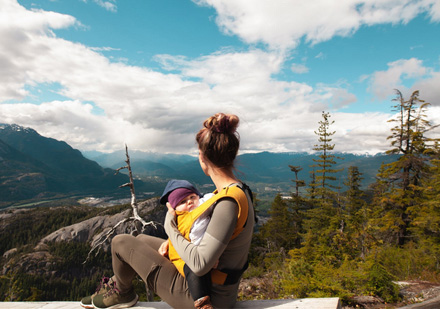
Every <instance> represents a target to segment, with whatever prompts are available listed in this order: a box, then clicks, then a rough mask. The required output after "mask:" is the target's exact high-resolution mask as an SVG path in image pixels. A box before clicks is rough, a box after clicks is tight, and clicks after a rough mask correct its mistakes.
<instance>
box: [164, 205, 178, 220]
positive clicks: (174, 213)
mask: <svg viewBox="0 0 440 309" xmlns="http://www.w3.org/2000/svg"><path fill="white" fill-rule="evenodd" d="M166 205H167V208H168V212H169V213H170V214H171V215H172V216H174V217H175V216H176V211H175V210H174V208H173V207H171V204H170V203H169V202H167V204H166Z"/></svg>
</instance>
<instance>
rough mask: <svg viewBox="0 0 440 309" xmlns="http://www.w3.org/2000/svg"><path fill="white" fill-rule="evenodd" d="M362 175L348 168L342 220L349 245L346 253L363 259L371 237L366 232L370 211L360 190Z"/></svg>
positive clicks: (357, 170) (367, 231)
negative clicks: (344, 223)
mask: <svg viewBox="0 0 440 309" xmlns="http://www.w3.org/2000/svg"><path fill="white" fill-rule="evenodd" d="M362 179H363V177H362V173H361V172H360V171H359V169H358V168H357V167H356V166H350V167H349V168H348V178H347V180H346V181H345V183H344V184H345V186H347V191H346V192H345V207H344V220H345V222H346V225H347V226H346V233H347V234H348V238H349V239H350V244H349V246H348V247H347V250H346V251H349V254H350V255H351V256H352V258H356V257H361V258H362V259H365V257H366V255H367V252H368V249H369V248H370V247H371V242H372V237H371V235H370V233H369V230H368V219H369V218H370V209H369V208H368V205H367V203H366V201H365V200H364V198H365V193H364V192H363V191H362V190H361V183H362Z"/></svg>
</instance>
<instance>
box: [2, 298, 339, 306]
mask: <svg viewBox="0 0 440 309" xmlns="http://www.w3.org/2000/svg"><path fill="white" fill-rule="evenodd" d="M81 308H82V307H81V306H80V304H79V302H0V309H81ZM132 308H137V309H169V308H171V307H170V306H169V305H168V304H166V303H164V302H138V303H137V304H136V306H134V307H132ZM235 308H252V309H263V308H277V309H283V308H286V309H287V308H289V309H341V303H340V301H339V298H337V297H332V298H299V299H274V300H252V301H242V302H238V303H237V305H236V306H235Z"/></svg>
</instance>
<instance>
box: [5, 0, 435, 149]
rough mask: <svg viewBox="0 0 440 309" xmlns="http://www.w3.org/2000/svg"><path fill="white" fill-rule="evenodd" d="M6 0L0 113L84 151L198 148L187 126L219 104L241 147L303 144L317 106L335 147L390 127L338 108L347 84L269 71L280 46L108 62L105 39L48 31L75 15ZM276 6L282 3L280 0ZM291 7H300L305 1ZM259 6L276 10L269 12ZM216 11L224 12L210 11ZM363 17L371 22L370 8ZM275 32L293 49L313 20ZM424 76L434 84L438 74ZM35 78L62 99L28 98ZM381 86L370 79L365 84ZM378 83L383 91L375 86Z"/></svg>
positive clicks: (407, 68) (382, 117)
mask: <svg viewBox="0 0 440 309" xmlns="http://www.w3.org/2000/svg"><path fill="white" fill-rule="evenodd" d="M3 2H5V5H4V6H3V5H2V7H1V8H0V73H1V74H0V114H1V115H2V122H6V123H17V124H20V125H24V126H29V127H32V128H34V129H36V130H37V131H38V132H39V133H40V134H43V135H45V136H49V137H53V138H57V139H60V140H65V141H66V142H68V143H69V144H70V145H72V146H73V147H75V148H79V149H81V150H100V151H111V150H118V149H122V148H123V145H124V144H125V143H127V144H128V146H129V147H130V148H131V149H139V150H149V151H158V152H173V153H194V154H195V153H196V149H195V144H194V133H195V132H197V130H198V129H199V128H200V125H201V123H202V121H203V120H204V119H205V118H206V117H208V116H210V115H212V114H214V113H216V112H219V111H222V112H226V113H235V114H237V115H238V116H239V117H240V118H241V125H240V135H241V137H242V141H243V143H242V146H243V147H242V149H243V151H256V150H261V151H263V150H269V151H310V150H311V149H312V148H313V145H314V144H316V142H317V138H316V135H315V134H314V131H315V130H316V129H317V126H318V122H319V120H320V116H321V111H323V110H329V109H332V113H334V119H335V120H336V123H337V124H338V127H337V128H336V131H337V134H338V136H337V137H336V136H335V141H336V142H337V143H338V149H337V151H359V152H362V150H368V151H370V152H372V153H374V152H377V151H382V150H384V147H385V146H384V145H386V141H383V142H382V140H383V139H384V136H386V135H387V127H386V119H387V117H388V115H386V114H381V113H376V114H368V115H364V114H348V113H342V112H339V111H338V109H339V108H343V107H346V106H348V105H349V104H351V103H353V102H354V101H355V100H356V98H355V96H354V95H353V94H350V92H349V91H348V90H347V89H346V87H345V88H344V87H342V86H338V85H336V86H334V85H332V86H329V85H317V86H316V87H312V86H310V85H308V84H305V83H299V82H295V81H283V80H279V79H277V78H276V76H277V75H278V74H279V73H280V72H281V70H282V69H283V65H284V64H285V62H286V54H285V53H284V52H283V51H280V50H261V49H257V48H250V49H249V50H246V51H235V50H232V49H222V50H220V51H218V52H214V53H212V54H209V55H205V56H200V57H198V58H195V59H190V58H187V57H184V56H179V55H177V56H175V55H157V56H156V57H155V60H156V61H157V62H158V63H159V64H160V65H162V68H163V69H164V71H165V73H164V72H158V71H154V70H152V69H149V68H147V67H138V66H130V65H127V64H126V63H123V62H112V61H110V60H109V59H108V58H106V57H105V56H104V55H102V54H101V53H99V51H102V50H105V49H106V47H88V46H85V45H82V44H79V43H73V42H70V41H67V40H64V39H61V38H57V37H56V35H54V33H53V32H52V30H53V29H60V28H66V27H73V26H77V25H80V24H79V23H78V21H77V20H76V19H75V18H74V17H72V16H68V15H64V14H58V13H54V12H45V11H42V10H26V9H25V8H23V7H22V6H20V5H19V4H18V3H17V2H16V1H13V0H7V1H3ZM102 2H103V1H102ZM111 3H115V2H111ZM212 3H213V4H212V5H215V7H216V8H217V7H222V10H223V9H224V10H225V12H226V11H231V12H232V13H233V12H236V11H235V10H234V8H236V7H239V6H242V7H243V9H244V8H246V7H247V3H248V2H244V1H236V2H235V1H234V2H228V4H225V3H223V2H220V1H218V2H214V1H213V2H212ZM230 3H237V4H236V7H235V6H234V7H230V5H231V4H230ZM264 3H266V2H264ZM264 3H263V2H260V1H256V2H255V4H256V5H255V8H254V9H251V8H249V10H250V11H249V14H251V15H252V14H254V15H255V14H257V15H258V14H259V13H258V12H259V11H260V10H262V9H264V6H265V5H264ZM279 3H281V2H271V6H273V8H272V9H271V10H275V9H277V10H280V6H279ZM283 3H284V5H286V6H288V7H289V5H290V2H287V1H285V2H283ZM301 3H302V2H301ZM417 3H418V2H417ZM298 5H299V8H301V6H303V7H304V8H305V9H308V5H309V4H305V3H304V4H298ZM323 5H324V6H325V4H323ZM377 5H378V6H379V7H383V6H382V5H380V4H377ZM324 9H325V7H324ZM357 10H361V8H358V9H357ZM363 10H366V9H363ZM399 10H400V11H402V10H403V8H401V9H399ZM218 11H219V10H218ZM263 11H264V10H263ZM346 11H347V10H346ZM219 12H220V11H219ZM268 13H269V15H270V14H274V12H271V11H270V10H269V11H268ZM349 13H350V11H349ZM234 14H235V13H234ZM294 14H297V13H294ZM298 14H299V13H298ZM365 14H366V13H365ZM365 14H364V15H365ZM396 14H397V13H396ZM300 15H301V14H300ZM349 15H350V14H348V16H349ZM397 15H399V14H397ZM221 16H226V15H221V14H220V13H219V18H220V17H221ZM228 16H229V15H228ZM231 16H232V15H231ZM258 16H259V15H258ZM399 16H400V15H399ZM254 17H255V16H254ZM254 17H253V18H254ZM309 17H310V16H309ZM282 18H285V16H284V15H282V16H281V19H282ZM331 18H333V17H331ZM349 18H353V17H349ZM369 18H370V19H371V20H374V18H373V16H372V17H369ZM407 18H409V17H407ZM236 19H237V20H235V19H234V20H229V21H228V22H230V23H231V25H232V24H234V23H238V24H237V28H236V29H235V28H231V29H235V30H234V32H233V31H232V30H231V29H229V28H228V27H229V26H228V27H227V26H226V24H225V25H223V26H222V27H224V30H225V31H231V32H233V33H236V32H235V31H242V30H240V29H241V26H240V25H241V23H245V24H246V23H247V22H248V21H247V20H246V19H247V16H241V15H240V17H239V18H238V17H237V18H236ZM291 19H292V16H290V17H289V20H291ZM277 20H278V18H277ZM264 21H265V17H264V18H263V20H262V24H266V26H269V28H270V27H272V26H271V25H269V24H267V23H265V22H264ZM309 22H312V21H309ZM341 22H342V21H341ZM219 23H220V21H219ZM225 23H226V21H225ZM254 23H255V20H254ZM289 23H290V22H289ZM289 23H287V19H286V27H287V30H289V29H290V28H291V26H290V24H289ZM246 27H248V28H247V30H246V31H248V32H249V36H246V37H247V39H246V40H249V38H252V37H254V39H251V40H250V41H252V40H255V42H256V41H259V40H263V39H262V37H263V36H264V35H265V33H261V34H258V33H259V32H258V31H257V30H258V29H253V27H251V26H249V25H247V26H246ZM257 28H258V27H257ZM337 28H338V27H336V26H335V29H333V30H332V29H329V30H328V31H329V33H332V32H333V34H332V35H334V34H335V33H342V32H340V31H342V30H340V29H339V30H337ZM340 28H341V29H342V28H343V27H342V26H341V27H340ZM277 29H278V28H277ZM279 29H281V31H278V32H280V33H279V36H280V37H277V38H276V39H275V40H272V37H271V36H270V35H269V34H267V39H266V37H265V40H267V43H268V44H271V45H273V46H275V45H277V44H278V45H279V46H281V45H283V44H281V42H282V41H283V40H284V39H285V38H287V37H288V38H290V39H288V41H287V42H290V43H288V44H290V45H289V46H294V45H295V44H296V43H295V40H296V39H297V37H300V36H303V35H307V36H309V39H310V40H318V35H317V34H314V33H315V31H318V30H319V29H318V28H317V26H316V25H315V24H313V22H312V24H311V25H309V28H307V29H309V30H308V32H307V31H306V32H304V29H303V30H302V31H300V30H301V29H299V32H298V34H295V35H292V32H291V30H290V32H289V31H285V30H284V29H283V28H279ZM313 29H314V30H313ZM344 29H345V28H344ZM346 29H349V27H348V28H346ZM350 29H353V27H352V28H350ZM350 29H349V30H347V31H348V32H350V31H351V30H350ZM272 31H273V29H272ZM344 31H345V30H344ZM275 32H277V31H275ZM252 33H253V34H252ZM239 35H240V34H239ZM322 35H323V34H322ZM327 35H331V34H327ZM243 38H244V36H243ZM292 38H293V39H292ZM289 40H290V41H289ZM286 46H287V45H286ZM294 69H296V70H298V69H300V70H303V71H304V70H305V69H306V68H305V67H298V66H297V67H294ZM426 71H427V69H426V68H424V67H423V65H422V64H421V62H418V61H417V60H416V59H414V60H411V59H410V60H408V61H400V62H395V63H391V64H390V66H389V70H388V71H384V72H383V74H384V75H386V74H388V76H387V78H388V77H390V76H391V77H393V76H398V77H397V78H394V81H395V83H398V81H399V78H401V76H402V74H403V75H404V74H407V75H408V74H415V75H414V76H420V75H422V74H425V73H424V72H426ZM409 72H412V73H409ZM408 76H413V75H408ZM381 78H382V79H384V78H385V77H381V75H380V72H378V74H377V75H374V76H373V77H372V79H373V80H374V81H376V80H377V81H379V80H380V79H381ZM432 78H433V81H434V78H438V77H435V76H434V75H433V77H432ZM426 83H428V81H426ZM39 85H59V87H57V89H58V90H57V91H58V92H59V94H60V95H62V96H64V97H65V98H66V99H65V100H57V101H51V102H39V104H31V103H29V102H26V98H27V97H28V96H29V95H30V94H31V93H30V91H31V89H38V86H39ZM377 85H379V84H377ZM433 85H434V84H432V87H433ZM378 87H379V86H376V84H374V83H373V86H372V89H379V88H378ZM375 91H376V90H375ZM377 91H378V93H381V92H380V89H379V90H377ZM11 101H13V102H14V103H11ZM96 110H99V111H100V112H99V113H97V112H96Z"/></svg>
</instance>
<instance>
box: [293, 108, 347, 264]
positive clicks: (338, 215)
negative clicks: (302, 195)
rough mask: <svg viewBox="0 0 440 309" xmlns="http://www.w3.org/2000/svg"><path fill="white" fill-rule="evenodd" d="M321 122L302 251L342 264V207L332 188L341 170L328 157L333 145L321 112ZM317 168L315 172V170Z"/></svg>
mask: <svg viewBox="0 0 440 309" xmlns="http://www.w3.org/2000/svg"><path fill="white" fill-rule="evenodd" d="M322 118H323V120H321V121H319V128H318V131H315V134H316V135H318V137H319V139H318V142H319V144H317V145H315V147H314V148H313V149H314V150H315V151H319V152H320V154H319V155H318V158H317V159H314V160H313V161H314V162H315V163H316V164H314V165H312V166H311V167H312V168H313V171H312V172H311V177H312V181H311V182H310V184H309V188H308V197H309V203H310V205H311V207H310V209H308V210H307V211H306V213H305V219H304V224H303V226H304V231H305V232H304V239H305V244H304V248H303V249H302V250H303V251H304V252H303V253H306V252H307V255H308V256H309V253H313V255H314V257H311V258H316V259H322V258H328V259H329V261H331V263H340V262H341V261H342V253H343V243H344V242H345V235H344V231H343V227H344V221H343V220H342V219H343V217H342V208H341V201H340V197H339V193H338V192H336V191H334V189H340V187H338V186H336V185H334V181H336V177H335V176H334V175H335V173H337V172H340V171H341V170H337V169H334V168H333V166H334V165H335V164H336V162H335V159H336V156H334V155H333V154H331V151H333V149H334V147H335V145H334V144H331V141H332V139H331V136H333V135H334V134H335V132H334V131H330V125H331V124H333V123H334V121H331V122H330V120H329V119H330V114H329V113H326V112H322ZM315 168H316V170H315Z"/></svg>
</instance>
